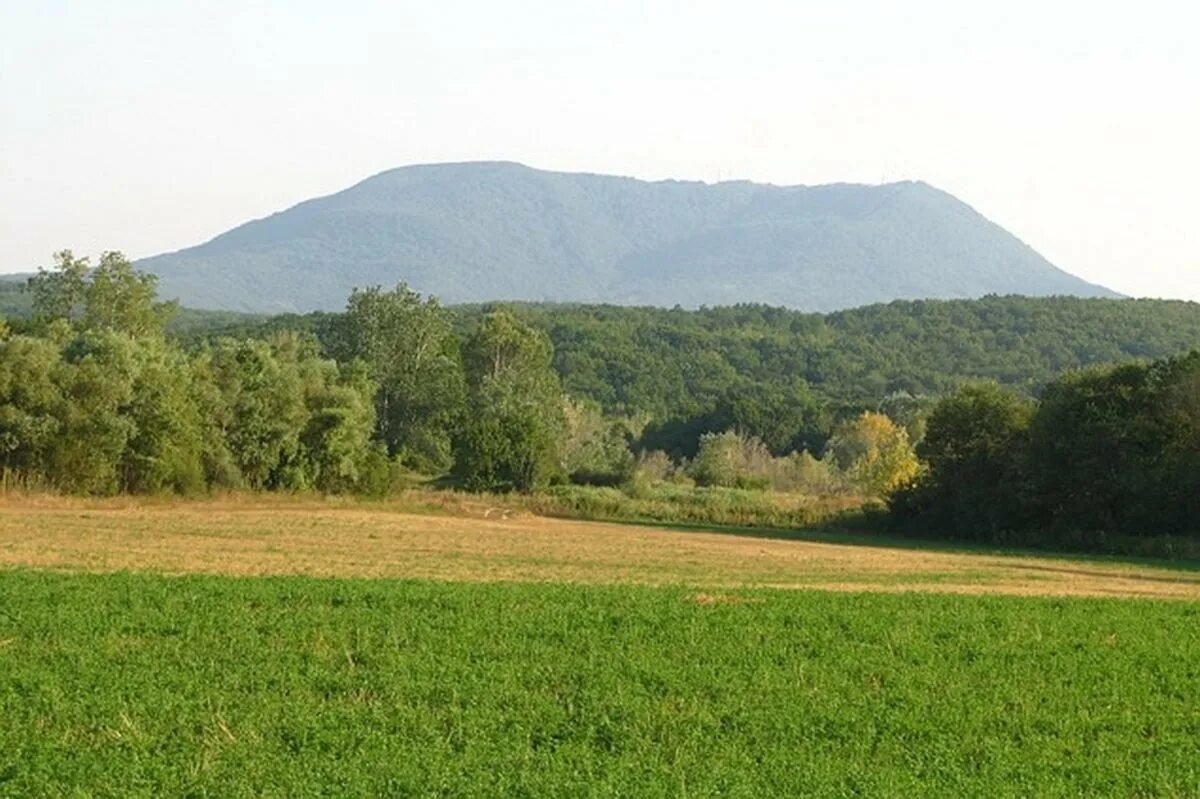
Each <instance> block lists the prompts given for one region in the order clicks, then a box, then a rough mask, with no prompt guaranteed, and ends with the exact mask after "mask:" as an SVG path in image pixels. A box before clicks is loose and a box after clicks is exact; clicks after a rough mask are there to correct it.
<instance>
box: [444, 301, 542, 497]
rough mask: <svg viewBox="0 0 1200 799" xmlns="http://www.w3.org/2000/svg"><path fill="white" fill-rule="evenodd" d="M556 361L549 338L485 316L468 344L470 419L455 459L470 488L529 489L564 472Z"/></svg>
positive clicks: (502, 316)
mask: <svg viewBox="0 0 1200 799" xmlns="http://www.w3.org/2000/svg"><path fill="white" fill-rule="evenodd" d="M550 359H551V345H550V341H549V339H548V338H547V337H546V336H545V334H543V333H541V332H539V331H536V330H534V329H532V328H530V327H528V326H526V325H524V324H522V323H521V322H519V321H518V320H517V319H515V318H514V317H513V316H511V315H510V314H508V313H505V312H503V311H497V312H494V313H491V314H489V315H487V316H485V317H484V318H483V319H482V320H481V321H480V323H479V327H478V328H477V329H476V330H475V332H474V333H473V334H472V335H471V337H470V338H468V339H467V341H466V344H465V345H464V348H463V362H464V364H465V367H466V374H467V385H468V414H467V418H466V420H465V421H464V422H463V424H462V427H461V429H460V431H459V434H458V436H457V438H456V440H455V458H454V461H455V472H456V474H457V476H458V477H459V478H460V479H461V480H462V481H463V483H464V484H465V485H467V486H468V487H470V488H473V489H487V490H512V489H515V490H518V491H528V490H530V489H533V488H537V487H540V486H543V485H545V484H546V483H548V482H549V481H550V479H551V478H552V477H553V476H555V474H556V473H557V470H558V466H559V453H560V448H561V444H562V436H563V425H564V421H563V411H562V388H561V387H560V385H559V382H558V377H557V376H556V375H555V374H554V372H553V370H552V369H551V368H550Z"/></svg>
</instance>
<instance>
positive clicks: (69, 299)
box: [29, 250, 90, 322]
mask: <svg viewBox="0 0 1200 799" xmlns="http://www.w3.org/2000/svg"><path fill="white" fill-rule="evenodd" d="M89 268H90V267H89V265H88V259H87V258H76V257H75V255H74V253H72V252H71V251H70V250H60V251H59V252H56V253H54V269H53V270H47V269H38V273H37V275H35V276H34V277H31V278H30V279H29V288H30V290H31V291H32V293H33V315H34V318H36V319H39V320H41V321H45V322H49V321H52V320H55V319H66V320H67V321H72V320H74V319H75V318H77V317H78V315H79V314H80V313H81V312H82V308H83V299H84V294H85V292H86V290H87V281H86V278H87V273H88V270H89Z"/></svg>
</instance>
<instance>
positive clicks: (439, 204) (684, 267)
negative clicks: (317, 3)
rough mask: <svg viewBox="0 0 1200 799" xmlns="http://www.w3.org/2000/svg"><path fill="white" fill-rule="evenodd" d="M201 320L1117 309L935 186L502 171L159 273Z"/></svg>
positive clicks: (146, 265)
mask: <svg viewBox="0 0 1200 799" xmlns="http://www.w3.org/2000/svg"><path fill="white" fill-rule="evenodd" d="M138 266H139V268H141V269H145V270H148V271H151V272H154V273H156V274H158V275H159V277H160V291H161V294H162V295H163V296H165V297H174V298H179V299H180V300H181V301H182V302H183V304H185V305H188V306H191V307H197V308H213V309H229V310H246V311H308V310H323V309H336V308H340V307H342V306H343V305H344V303H345V299H346V296H347V295H348V294H349V292H350V290H351V289H352V288H354V287H355V286H367V285H373V284H382V285H385V286H390V285H392V284H394V283H396V282H398V281H401V280H403V281H405V282H407V283H408V284H409V285H410V286H412V287H413V288H415V289H418V290H420V291H422V292H425V293H431V294H434V295H437V296H438V297H439V298H441V299H442V300H443V301H444V302H447V303H457V302H475V301H485V300H553V301H572V302H607V303H616V304H623V305H658V306H674V305H676V304H678V305H682V306H685V307H695V306H700V305H709V306H713V305H729V304H734V303H742V302H759V303H768V304H771V305H783V306H788V307H791V308H797V309H802V310H810V311H827V310H836V309H840V308H848V307H853V306H858V305H864V304H867V303H873V302H884V301H889V300H895V299H918V298H961V297H978V296H983V295H985V294H1024V295H1029V296H1046V295H1076V296H1116V295H1115V294H1114V293H1113V292H1110V291H1109V290H1107V289H1105V288H1102V287H1100V286H1096V285H1093V284H1090V283H1087V282H1085V281H1083V280H1081V279H1079V278H1076V277H1074V276H1072V275H1070V274H1067V273H1066V272H1063V271H1062V270H1060V269H1057V268H1056V267H1055V266H1054V265H1052V264H1051V263H1050V262H1049V261H1047V260H1046V259H1045V258H1043V257H1042V256H1040V255H1039V254H1038V253H1037V252H1035V251H1034V250H1033V249H1032V248H1030V247H1029V246H1027V245H1025V244H1024V243H1022V242H1021V241H1019V240H1018V239H1017V238H1016V237H1014V236H1013V235H1011V234H1010V233H1008V232H1007V231H1005V230H1004V229H1003V228H1001V227H999V226H998V225H996V224H993V223H992V222H990V221H988V220H987V219H985V218H984V217H983V216H981V215H980V214H979V213H977V212H976V211H974V210H973V209H972V208H971V207H970V206H968V205H966V204H965V203H963V202H961V201H959V200H957V199H956V198H954V197H952V196H951V195H949V194H946V193H945V192H942V191H939V190H938V189H935V188H933V187H932V186H929V185H927V184H925V183H920V182H905V183H893V184H887V185H882V186H864V185H849V184H835V185H828V186H813V187H806V186H774V185H766V184H756V183H749V182H744V181H742V182H726V183H718V184H706V183H698V182H680V181H661V182H654V183H651V182H645V181H641V180H636V179H633V178H623V177H611V176H605V175H592V174H574V173H561V172H546V171H542V170H537V169H531V168H529V167H526V166H522V165H520V164H514V163H506V162H475V163H460V164H435V165H427V166H409V167H402V168H399V169H394V170H391V171H388V172H383V173H381V174H379V175H376V176H374V177H371V178H368V179H367V180H364V181H362V182H361V183H359V184H357V185H355V186H352V187H350V188H348V189H346V190H344V191H341V192H338V193H336V194H333V195H330V196H327V197H320V198H317V199H313V200H309V201H307V202H303V203H300V204H299V205H296V206H295V207H293V208H290V209H288V210H286V211H282V212H279V213H276V214H273V215H272V216H270V217H267V218H265V219H260V220H255V221H252V222H248V223H246V224H244V225H241V226H239V227H237V228H234V229H233V230H230V231H229V232H227V233H224V234H222V235H220V236H217V237H216V238H214V239H212V240H211V241H209V242H206V243H204V244H201V245H199V246H197V247H192V248H189V249H185V250H181V251H178V252H174V253H168V254H164V255H159V256H155V257H152V258H146V259H144V260H142V261H140V262H139V263H138Z"/></svg>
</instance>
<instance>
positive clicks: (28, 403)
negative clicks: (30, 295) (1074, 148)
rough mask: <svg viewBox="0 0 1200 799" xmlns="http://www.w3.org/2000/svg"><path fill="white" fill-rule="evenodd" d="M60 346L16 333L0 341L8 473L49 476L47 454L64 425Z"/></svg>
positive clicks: (0, 445)
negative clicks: (60, 379) (60, 384)
mask: <svg viewBox="0 0 1200 799" xmlns="http://www.w3.org/2000/svg"><path fill="white" fill-rule="evenodd" d="M58 363H59V348H58V347H57V346H55V344H54V343H53V342H51V341H47V340H45V339H40V338H32V337H29V336H12V337H10V338H7V339H6V340H4V341H2V342H0V459H2V461H3V466H4V470H5V472H13V473H15V474H17V475H19V476H24V477H25V478H26V479H33V480H35V481H36V480H38V479H40V478H43V477H46V476H47V468H48V463H47V458H48V456H49V453H50V450H51V448H52V445H53V442H54V440H55V437H56V436H57V435H58V432H59V429H60V426H61V416H62V410H63V395H62V389H61V387H60V386H59V384H58V382H57V381H56V380H55V376H56V371H57V369H58Z"/></svg>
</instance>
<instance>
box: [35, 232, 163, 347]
mask: <svg viewBox="0 0 1200 799" xmlns="http://www.w3.org/2000/svg"><path fill="white" fill-rule="evenodd" d="M54 260H55V268H54V270H53V271H47V270H45V269H40V270H38V274H37V275H36V276H34V277H33V278H30V281H29V285H30V289H31V290H32V292H33V313H34V317H35V318H37V319H38V320H39V321H41V322H43V323H46V322H52V321H54V320H58V319H63V320H66V321H67V322H71V323H75V322H79V323H80V324H81V325H82V326H83V327H86V328H107V329H110V330H118V331H120V332H123V333H128V334H129V335H132V336H145V335H160V334H161V333H162V331H163V328H164V326H165V325H166V323H167V320H168V319H169V318H170V316H171V314H172V313H173V312H174V311H175V307H176V304H175V303H173V302H158V301H157V294H156V286H157V283H158V278H157V276H155V275H151V274H147V273H143V272H138V271H137V270H135V269H134V268H133V265H132V264H131V263H129V260H128V259H127V258H126V257H125V256H124V255H122V254H121V253H119V252H105V253H103V254H102V255H101V256H100V264H99V265H98V266H97V267H96V268H95V269H92V268H91V266H90V264H89V263H88V259H87V258H76V257H75V256H74V255H73V254H72V253H71V251H70V250H62V251H61V252H58V253H55V254H54Z"/></svg>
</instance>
